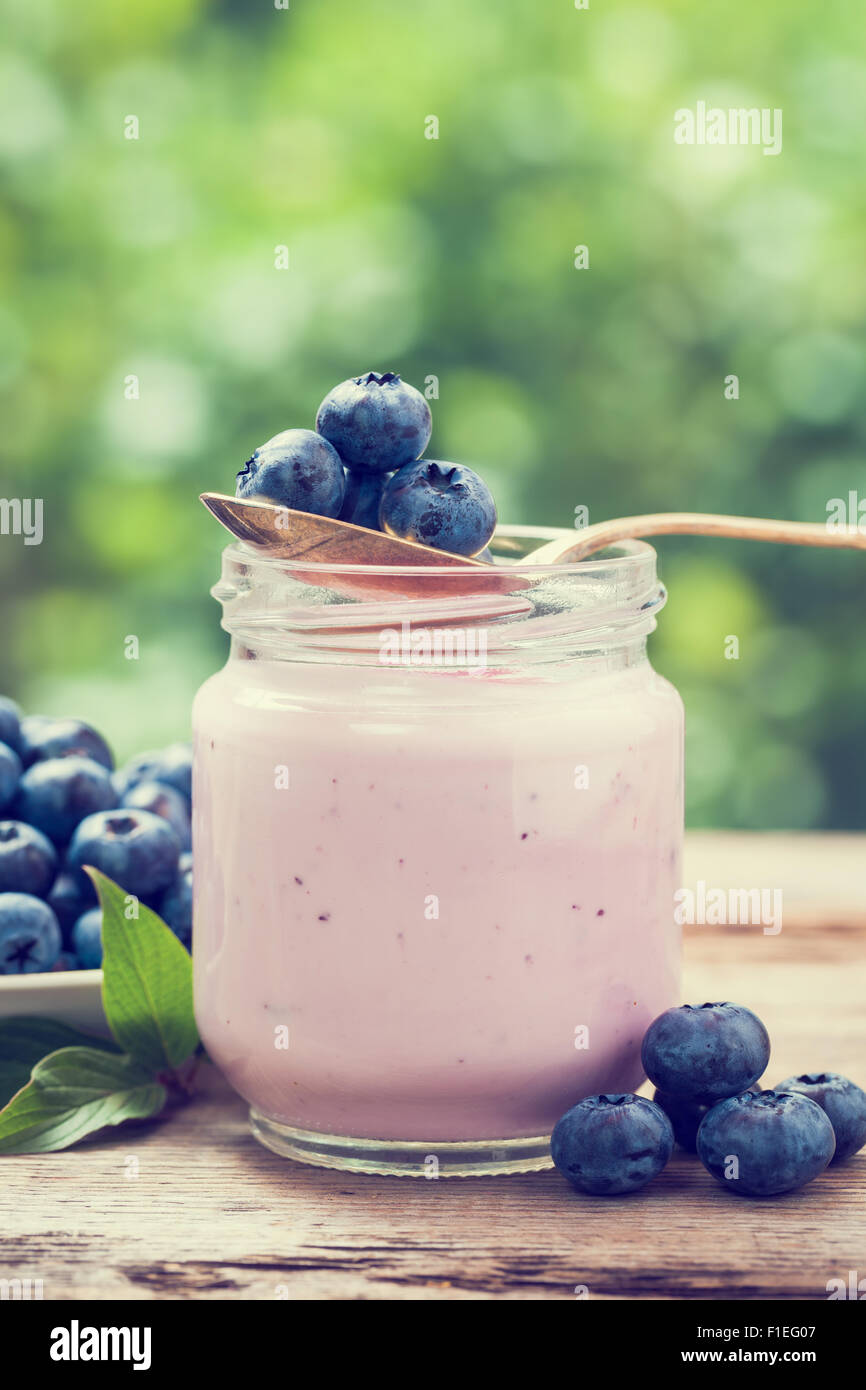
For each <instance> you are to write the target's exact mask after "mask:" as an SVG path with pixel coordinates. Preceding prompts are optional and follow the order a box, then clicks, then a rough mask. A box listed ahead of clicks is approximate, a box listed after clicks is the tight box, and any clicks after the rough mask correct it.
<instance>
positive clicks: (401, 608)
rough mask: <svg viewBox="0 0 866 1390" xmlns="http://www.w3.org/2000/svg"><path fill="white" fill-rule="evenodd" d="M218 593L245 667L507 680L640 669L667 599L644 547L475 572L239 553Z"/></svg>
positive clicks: (226, 559) (229, 560) (229, 559)
mask: <svg viewBox="0 0 866 1390" xmlns="http://www.w3.org/2000/svg"><path fill="white" fill-rule="evenodd" d="M212 593H213V594H214V597H215V598H217V599H219V601H220V602H221V603H222V605H223V626H224V628H225V629H226V630H227V631H228V632H229V633H230V634H231V636H232V656H233V657H234V658H236V659H245V660H259V661H289V662H319V663H321V662H326V663H327V662H331V663H340V664H353V665H373V666H393V667H395V668H396V667H407V668H412V667H435V666H451V667H458V668H464V669H476V668H478V667H482V666H492V667H495V668H496V669H498V670H508V669H510V668H514V669H522V668H525V667H527V666H536V665H553V666H558V665H561V664H564V663H570V662H573V661H576V660H580V661H586V662H595V663H600V664H603V665H605V666H611V665H632V664H636V663H637V662H639V661H641V660H644V659H645V647H646V638H647V635H648V634H649V633H650V632H652V630H653V629H654V627H655V625H656V614H657V612H658V610H659V609H660V608H661V606H662V605H663V603H664V601H665V597H666V595H665V591H664V588H663V587H662V585H661V584H660V583H659V581H658V578H657V576H656V568H655V552H654V551H653V550H652V548H651V547H650V546H648V545H645V544H644V543H642V542H626V543H624V545H623V546H621V547H617V548H616V551H615V552H614V553H612V554H607V553H606V554H605V555H603V556H602V557H601V558H600V559H598V560H594V561H584V562H583V563H582V564H579V565H562V566H545V567H537V568H533V567H532V566H531V565H526V566H521V565H518V564H514V565H502V566H496V567H490V568H489V569H488V568H487V567H485V569H484V570H480V569H472V570H469V571H467V570H464V569H443V568H440V567H435V568H430V569H421V570H419V569H410V570H408V571H405V570H402V571H401V570H395V569H389V570H384V569H380V570H372V569H370V568H365V567H362V566H331V565H329V566H328V567H327V568H325V567H323V566H321V565H319V566H315V565H310V564H309V563H307V564H301V563H300V562H295V561H294V560H293V561H286V560H275V559H274V558H273V557H271V556H262V555H261V554H259V553H258V552H256V551H252V550H250V549H248V548H247V547H245V546H241V545H235V546H230V547H228V549H227V550H226V551H225V552H224V554H223V569H222V576H221V579H220V581H219V583H218V584H217V585H215V587H214V589H213V590H212Z"/></svg>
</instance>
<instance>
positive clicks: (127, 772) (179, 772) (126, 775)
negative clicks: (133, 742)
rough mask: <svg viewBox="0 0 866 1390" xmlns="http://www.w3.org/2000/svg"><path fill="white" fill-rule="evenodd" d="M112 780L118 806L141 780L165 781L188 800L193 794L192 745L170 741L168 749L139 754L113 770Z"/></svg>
mask: <svg viewBox="0 0 866 1390" xmlns="http://www.w3.org/2000/svg"><path fill="white" fill-rule="evenodd" d="M113 782H114V787H115V790H116V791H117V794H118V798H119V799H118V803H117V804H118V805H121V804H122V802H123V800H124V798H125V797H126V795H127V793H128V792H130V791H132V789H133V787H137V786H138V785H139V784H140V783H141V782H164V783H166V784H167V785H168V786H170V787H174V789H175V791H179V792H180V793H181V795H182V796H183V797H185V798H186V800H187V801H189V800H190V799H191V796H192V744H191V743H172V744H170V745H169V747H168V748H161V749H153V750H151V751H150V752H148V753H139V754H138V756H137V757H135V758H130V760H129V762H128V763H124V765H123V767H121V768H119V769H118V771H117V772H115V774H114V778H113Z"/></svg>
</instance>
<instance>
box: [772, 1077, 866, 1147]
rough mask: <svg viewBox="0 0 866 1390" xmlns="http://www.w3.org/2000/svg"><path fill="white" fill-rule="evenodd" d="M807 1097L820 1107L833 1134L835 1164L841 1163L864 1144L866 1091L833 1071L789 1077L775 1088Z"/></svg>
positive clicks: (865, 1135)
mask: <svg viewBox="0 0 866 1390" xmlns="http://www.w3.org/2000/svg"><path fill="white" fill-rule="evenodd" d="M775 1089H776V1090H777V1091H793V1092H796V1094H797V1095H803V1096H808V1097H809V1099H810V1100H813V1101H814V1102H815V1104H816V1105H820V1107H821V1109H822V1110H823V1111H824V1113H825V1114H826V1116H827V1118H828V1119H829V1121H830V1123H831V1125H832V1126H833V1132H834V1134H835V1135H836V1152H835V1154H834V1155H833V1162H834V1163H841V1162H843V1160H844V1159H846V1158H850V1157H851V1155H852V1154H855V1153H857V1152H858V1150H860V1149H862V1147H863V1145H864V1144H866V1091H862V1090H861V1089H860V1087H859V1086H856V1085H855V1084H854V1082H853V1081H849V1080H848V1078H847V1076H840V1075H839V1073H838V1072H835V1071H821V1072H806V1073H805V1075H803V1076H789V1077H788V1079H787V1081H782V1082H781V1083H780V1085H778V1086H776V1088H775Z"/></svg>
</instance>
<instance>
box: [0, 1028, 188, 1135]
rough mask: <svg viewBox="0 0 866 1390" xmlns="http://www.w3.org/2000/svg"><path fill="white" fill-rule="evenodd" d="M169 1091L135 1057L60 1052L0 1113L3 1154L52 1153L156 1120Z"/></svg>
mask: <svg viewBox="0 0 866 1390" xmlns="http://www.w3.org/2000/svg"><path fill="white" fill-rule="evenodd" d="M166 1094H167V1093H166V1089H165V1087H164V1086H161V1085H160V1084H159V1083H158V1082H156V1081H154V1080H153V1079H152V1077H150V1076H149V1075H148V1073H147V1072H146V1071H145V1070H144V1069H143V1068H142V1067H140V1066H139V1065H138V1064H137V1063H136V1062H134V1061H133V1060H132V1058H131V1057H123V1056H120V1055H118V1054H115V1053H111V1052H102V1051H100V1050H99V1049H97V1048H93V1047H62V1048H61V1049H60V1051H59V1052H52V1053H50V1054H49V1055H48V1056H47V1057H43V1059H42V1061H41V1062H37V1063H36V1066H35V1067H34V1068H33V1075H32V1077H31V1079H30V1082H29V1084H28V1085H27V1086H25V1087H24V1089H23V1090H21V1091H19V1092H18V1094H17V1095H16V1096H13V1097H12V1099H11V1100H10V1102H9V1104H8V1105H7V1106H6V1108H5V1110H0V1153H6V1154H16V1153H17V1154H21V1153H49V1152H51V1151H52V1150H55V1149H66V1148H68V1147H69V1145H70V1144H74V1143H75V1142H76V1140H78V1139H83V1138H84V1136H85V1135H86V1134H92V1133H93V1132H94V1130H97V1129H103V1128H104V1127H105V1126H106V1125H119V1124H120V1123H121V1122H122V1121H123V1120H142V1119H145V1118H146V1117H147V1116H148V1115H156V1114H158V1113H159V1111H160V1110H161V1109H162V1107H163V1106H164V1105H165V1102H166Z"/></svg>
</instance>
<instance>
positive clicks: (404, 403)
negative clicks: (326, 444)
mask: <svg viewBox="0 0 866 1390" xmlns="http://www.w3.org/2000/svg"><path fill="white" fill-rule="evenodd" d="M432 428H433V422H432V420H431V418H430V407H429V405H428V404H427V402H426V401H425V399H424V397H423V396H422V395H421V392H420V391H416V390H415V387H414V386H410V385H409V383H408V382H406V381H401V379H400V377H399V376H397V375H396V373H394V372H365V373H364V375H363V376H356V377H350V379H349V380H348V381H341V382H340V384H339V386H335V387H334V389H333V391H329V392H328V394H327V396H326V397H325V399H324V400H323V401H322V404H321V405H320V406H319V410H318V413H317V415H316V429H317V430H318V431H319V434H321V435H324V437H325V439H327V440H329V441H330V443H331V444H333V446H334V448H335V449H336V450H337V453H338V454H339V455H340V458H341V459H342V460H343V462H344V463H345V464H346V466H347V468H354V469H358V470H362V471H364V472H368V473H390V472H392V471H393V470H394V469H395V468H402V467H403V464H404V463H411V462H412V460H413V459H417V458H420V456H421V455H422V454H423V452H424V450H425V449H426V448H427V444H428V442H429V439H430V431H431V429H432Z"/></svg>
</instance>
